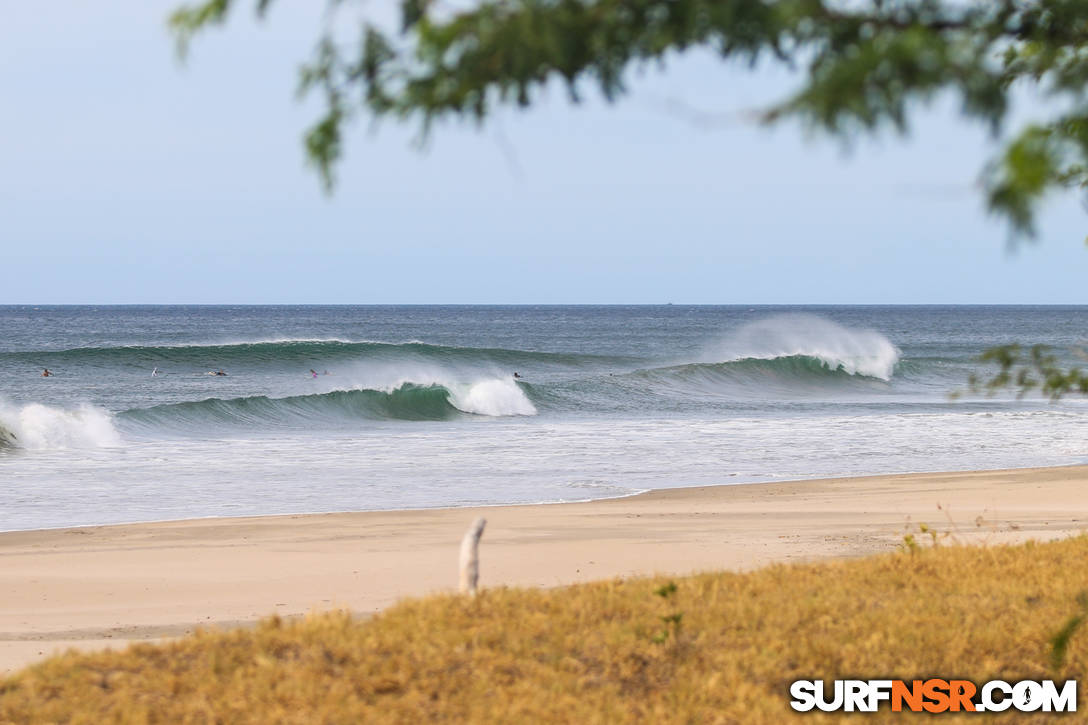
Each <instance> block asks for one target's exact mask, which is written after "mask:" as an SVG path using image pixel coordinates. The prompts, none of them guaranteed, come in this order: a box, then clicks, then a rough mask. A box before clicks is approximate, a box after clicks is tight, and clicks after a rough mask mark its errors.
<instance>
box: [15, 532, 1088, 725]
mask: <svg viewBox="0 0 1088 725" xmlns="http://www.w3.org/2000/svg"><path fill="white" fill-rule="evenodd" d="M1085 572H1088V538H1083V537H1082V538H1077V539H1072V540H1067V541H1062V542H1056V543H1050V544H1043V545H1032V544H1029V545H1026V546H1019V547H1000V548H961V547H951V548H930V547H929V546H928V545H927V546H926V547H924V548H920V547H917V546H915V547H913V548H912V547H905V548H904V552H903V553H899V554H895V555H888V556H877V557H872V558H867V559H860V560H853V561H847V562H835V563H824V564H814V565H800V566H773V567H770V568H766V569H762V570H759V571H756V572H752V573H746V574H731V573H715V574H705V575H700V576H693V577H684V578H671V579H669V578H661V579H634V580H627V581H609V582H600V583H595V584H589V585H583V586H576V587H569V588H563V589H555V590H548V591H537V590H522V589H493V590H485V591H483V592H482V593H481V595H480V596H479V597H478V598H476V599H474V600H468V599H464V598H458V597H452V596H442V597H432V598H428V599H423V600H416V601H406V602H404V603H401V604H399V605H397V606H395V607H393V608H391V609H389V610H388V611H385V612H383V613H382V614H380V615H378V616H376V617H374V618H372V619H368V620H364V621H357V620H353V619H352V618H351V617H350V616H348V615H346V614H342V613H333V614H325V615H319V616H312V617H310V618H308V619H306V620H304V621H298V622H290V623H287V622H283V621H280V620H278V619H276V618H273V619H269V620H265V621H264V622H263V623H262V624H260V626H258V627H257V628H256V629H255V630H237V631H228V632H201V633H197V634H196V635H194V636H191V637H186V638H184V639H181V640H179V641H176V642H174V643H172V644H168V645H165V646H151V645H137V646H134V647H132V648H130V649H129V650H127V651H124V652H112V653H111V652H103V653H97V654H90V655H80V654H76V653H69V654H66V655H63V656H59V657H55V658H53V659H50V660H47V661H45V662H43V663H41V664H38V665H36V666H34V667H31V668H29V669H27V670H24V671H23V672H21V673H19V674H17V675H15V676H13V677H11V678H9V679H7V680H4V681H2V682H0V721H3V722H18V723H24V722H72V723H84V722H85V723H107V722H125V723H130V722H131V723H143V722H148V723H361V722H367V723H373V722H405V723H417V722H419V723H422V722H443V721H447V722H511V723H513V722H564V723H566V722H570V723H574V722H577V723H617V722H692V723H695V722H698V723H714V722H722V723H761V722H781V721H783V720H789V721H792V720H797V721H799V722H807V723H816V722H825V721H829V720H831V719H838V718H841V717H842V716H838V717H833V716H830V715H825V714H822V713H818V712H811V713H806V714H803V715H801V714H796V713H793V712H792V711H791V710H790V709H789V699H790V698H789V696H788V688H789V683H790V682H792V681H793V680H795V679H799V678H805V679H807V678H817V677H822V678H826V679H831V678H837V677H859V678H865V679H868V678H879V677H890V678H904V679H911V678H915V677H922V678H924V677H930V676H944V677H949V676H953V677H957V678H966V679H971V680H974V681H976V682H982V681H986V680H990V679H995V678H999V679H1004V680H1010V681H1015V680H1018V679H1046V678H1054V679H1063V680H1064V679H1068V678H1080V677H1081V676H1082V675H1084V673H1085V666H1086V664H1088V631H1080V630H1079V629H1078V627H1077V626H1076V624H1079V620H1078V621H1077V623H1076V624H1073V625H1072V627H1071V623H1073V622H1074V620H1075V619H1077V618H1078V617H1080V618H1083V617H1084V616H1085V611H1086V610H1085V599H1084V597H1083V596H1082V595H1081V592H1082V591H1083V590H1084V589H1086V588H1088V577H1086V575H1085ZM673 585H675V586H673ZM1086 626H1088V625H1086ZM1056 647H1057V648H1060V653H1056V652H1055V649H1056ZM1058 654H1060V656H1057V655H1058ZM1081 705H1082V710H1083V709H1086V707H1088V706H1086V705H1085V703H1084V702H1083V701H1082V702H1081ZM1036 715H1037V717H1038V718H1040V719H1045V718H1048V717H1050V718H1052V717H1053V716H1052V715H1051V716H1046V715H1042V714H1036ZM903 716H905V717H907V718H908V719H909V718H910V716H909V715H907V714H906V713H904V714H903ZM853 717H855V718H857V717H861V718H862V719H866V720H868V721H872V722H882V721H884V720H886V719H889V718H890V717H892V714H891V713H888V712H884V713H882V714H878V715H870V716H865V715H861V716H858V715H854V716H853ZM961 717H963V716H959V715H951V714H946V715H943V716H940V717H939V719H940V720H941V721H942V722H958V721H960V719H961ZM1029 717H1030V716H1027V715H1025V714H1020V715H1015V714H1013V715H1006V716H1004V719H1006V720H1008V721H1012V720H1013V719H1016V721H1018V722H1023V721H1025V720H1027V719H1029ZM897 719H901V718H897ZM964 719H966V720H967V721H973V722H978V721H980V720H986V719H987V716H984V715H983V716H972V715H968V716H966V718H964ZM1062 719H1063V721H1064V722H1073V721H1076V720H1083V719H1084V715H1083V714H1081V713H1077V714H1076V715H1073V716H1072V717H1071V718H1070V717H1065V718H1062Z"/></svg>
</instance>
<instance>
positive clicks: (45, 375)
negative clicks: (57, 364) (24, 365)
mask: <svg viewBox="0 0 1088 725" xmlns="http://www.w3.org/2000/svg"><path fill="white" fill-rule="evenodd" d="M42 377H43V378H51V377H53V373H51V372H49V368H45V369H43V370H42Z"/></svg>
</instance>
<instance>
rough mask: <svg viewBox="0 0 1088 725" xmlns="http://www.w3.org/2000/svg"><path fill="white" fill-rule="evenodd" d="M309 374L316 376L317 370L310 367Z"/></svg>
mask: <svg viewBox="0 0 1088 725" xmlns="http://www.w3.org/2000/svg"><path fill="white" fill-rule="evenodd" d="M310 375H311V376H313V377H315V378H316V377H317V371H316V370H314V369H313V368H310Z"/></svg>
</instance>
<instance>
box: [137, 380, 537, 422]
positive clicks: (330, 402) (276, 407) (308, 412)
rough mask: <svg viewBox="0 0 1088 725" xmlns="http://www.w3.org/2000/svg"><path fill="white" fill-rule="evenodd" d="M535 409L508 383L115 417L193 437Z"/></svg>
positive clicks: (180, 406)
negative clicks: (232, 429) (231, 429)
mask: <svg viewBox="0 0 1088 725" xmlns="http://www.w3.org/2000/svg"><path fill="white" fill-rule="evenodd" d="M536 412H537V410H536V407H535V406H534V405H533V404H532V402H531V401H530V400H529V399H528V398H527V397H526V396H525V393H524V392H522V390H521V389H520V388H519V386H518V384H517V383H516V382H514V381H513V380H509V379H489V380H483V381H479V382H475V383H464V384H454V383H447V384H444V385H440V384H437V383H432V384H425V385H423V384H417V383H402V384H400V385H398V386H396V387H394V388H391V389H388V390H373V389H363V390H334V391H332V392H328V393H315V394H310V395H295V396H289V397H284V398H272V397H268V396H265V395H256V396H249V397H242V398H231V399H222V398H208V399H206V400H200V401H192V402H185V403H173V404H167V405H157V406H154V407H151V408H136V409H132V410H127V411H125V412H123V413H121V414H119V416H118V417H119V418H120V419H121V420H122V421H124V423H125V424H126V425H127V426H132V427H135V428H136V429H138V430H139V429H143V430H148V429H153V430H161V429H167V430H172V431H175V432H185V433H195V434H199V433H200V432H201V431H207V430H208V429H209V428H217V427H219V426H223V425H228V426H242V427H245V428H248V429H263V428H272V429H275V428H277V427H283V428H292V427H298V426H309V425H314V424H319V423H330V422H332V423H335V422H352V421H359V420H409V421H413V420H450V419H452V418H456V417H459V416H462V415H466V414H470V415H480V416H491V417H499V416H516V415H536Z"/></svg>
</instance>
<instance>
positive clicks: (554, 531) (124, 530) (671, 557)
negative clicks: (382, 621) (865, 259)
mask: <svg viewBox="0 0 1088 725" xmlns="http://www.w3.org/2000/svg"><path fill="white" fill-rule="evenodd" d="M481 515H482V516H485V517H486V518H487V521H488V524H487V529H486V531H485V533H484V537H483V541H482V545H481V564H482V572H481V583H482V585H483V586H484V587H495V586H502V585H511V586H539V587H550V586H556V585H562V584H570V583H575V582H582V581H589V580H594V579H602V578H608V577H617V576H624V577H625V576H632V575H641V574H652V573H676V574H683V573H688V572H693V571H701V570H710V569H747V568H752V567H758V566H761V565H765V564H769V563H772V562H790V561H807V560H814V559H821V558H831V557H850V556H860V555H864V554H870V553H875V552H882V551H888V550H891V549H893V548H894V547H895V546H897V545H898V544H899V543H900V542H901V541H902V538H903V535H904V533H906V532H907V531H908V529H909V530H913V531H914V532H915V533H917V525H918V524H920V523H925V524H928V525H930V526H932V527H934V528H936V529H937V530H939V531H942V532H950V533H951V534H952V535H953V538H954V539H955V540H957V541H961V542H964V543H994V544H998V543H1009V542H1016V541H1023V540H1026V539H1038V540H1045V539H1052V538H1056V537H1062V536H1067V535H1071V534H1075V533H1078V532H1080V531H1082V530H1083V529H1084V528H1085V527H1086V525H1088V466H1070V467H1061V468H1035V469H1018V470H1009V471H972V472H959V473H927V474H905V475H894V476H873V477H863V478H844V479H828V480H811V481H799V482H788V483H768V484H751V485H736V486H714V487H700V488H686V489H672V490H662V491H653V492H650V493H646V494H642V495H638V496H633V497H629V498H623V499H613V500H606V501H597V502H590V503H570V504H556V505H533V506H507V507H488V508H480V509H471V508H461V509H442V510H416V511H393V512H370V513H344V514H324V515H300V516H279V517H262V518H241V519H204V520H194V521H180V522H165V523H150V524H136V525H122V526H104V527H92V528H79V529H63V530H50V531H30V532H11V533H4V534H0V562H2V564H0V591H2V592H3V598H2V601H0V672H4V673H8V672H11V671H13V670H14V669H17V668H19V667H21V666H23V665H25V664H28V663H30V662H33V661H35V660H37V659H41V658H42V657H45V656H48V655H50V654H52V653H54V652H56V651H58V650H63V649H65V648H68V647H79V648H100V647H105V646H110V647H120V646H124V645H125V644H127V643H128V642H131V641H137V640H149V639H159V638H164V637H172V636H178V635H181V634H184V633H186V632H190V631H192V630H193V629H195V628H197V627H209V626H215V627H229V626H235V625H241V624H245V623H250V622H253V621H255V620H257V619H259V618H261V617H264V616H267V615H269V614H272V613H278V614H280V615H284V616H290V615H300V614H305V613H306V612H309V611H312V610H325V609H331V608H345V609H349V610H351V611H354V612H357V613H359V614H369V613H372V612H375V611H377V610H380V609H381V608H383V607H386V606H388V605H389V604H391V603H393V602H395V601H397V600H398V599H400V598H403V597H411V596H420V595H425V594H428V593H433V592H441V591H448V590H451V589H452V588H453V587H455V586H456V581H457V571H456V561H457V551H458V543H459V540H460V538H461V535H462V534H463V532H464V531H465V529H466V528H467V527H468V525H469V523H470V522H471V521H472V520H473V519H474V518H475V517H476V516H481Z"/></svg>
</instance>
